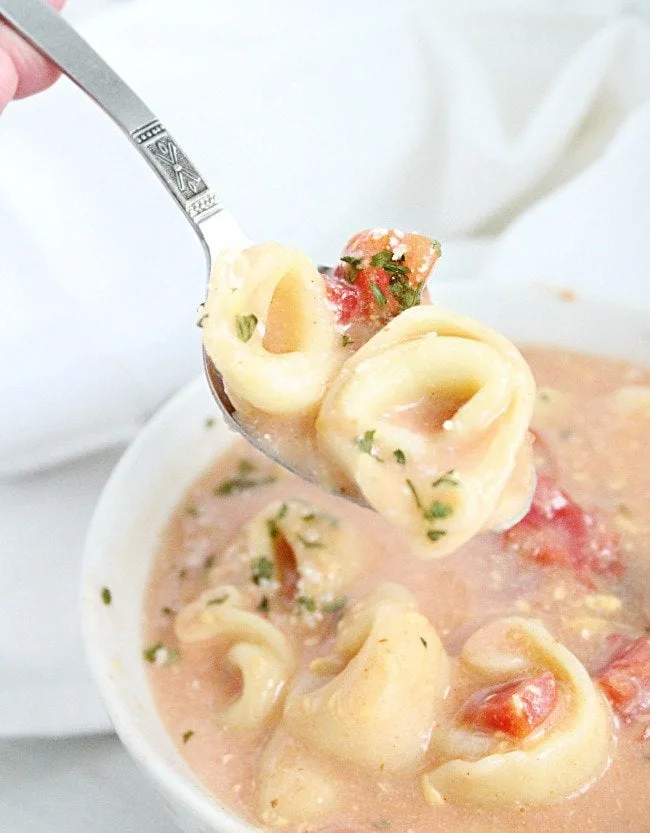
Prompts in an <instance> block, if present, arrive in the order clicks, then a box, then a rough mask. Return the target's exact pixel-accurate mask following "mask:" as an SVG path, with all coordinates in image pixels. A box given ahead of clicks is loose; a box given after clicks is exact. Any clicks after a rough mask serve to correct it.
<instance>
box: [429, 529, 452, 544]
mask: <svg viewBox="0 0 650 833" xmlns="http://www.w3.org/2000/svg"><path fill="white" fill-rule="evenodd" d="M446 534H447V532H446V531H445V530H444V529H430V530H429V531H428V532H427V538H428V539H429V540H430V541H439V540H440V539H441V538H442V536H443V535H446Z"/></svg>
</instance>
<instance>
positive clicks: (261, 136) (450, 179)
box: [0, 0, 650, 474]
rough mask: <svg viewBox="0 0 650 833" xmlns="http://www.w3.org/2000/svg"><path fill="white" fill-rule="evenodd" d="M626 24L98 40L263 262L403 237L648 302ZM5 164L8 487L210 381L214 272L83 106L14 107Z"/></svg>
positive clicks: (646, 88) (311, 11)
mask: <svg viewBox="0 0 650 833" xmlns="http://www.w3.org/2000/svg"><path fill="white" fill-rule="evenodd" d="M612 5H613V4H604V5H602V7H601V8H600V9H597V8H596V7H595V5H594V4H593V3H592V4H575V5H572V6H568V5H567V4H559V3H550V2H547V3H531V4H530V6H529V7H528V9H527V10H526V13H524V12H523V11H522V4H516V5H515V7H512V4H507V3H501V4H496V5H495V4H489V9H490V10H489V11H488V10H487V9H488V5H486V4H478V3H464V4H452V3H445V2H438V3H435V2H434V3H432V2H426V0H404V2H399V3H398V2H396V0H393V1H392V2H388V0H386V1H385V2H384V0H382V1H381V2H376V0H375V1H374V2H372V0H357V2H355V3H349V2H347V0H317V1H316V2H310V3H300V2H297V1H296V2H294V1H293V0H273V2H270V0H268V1H267V0H242V1H241V2H238V3H232V2H230V0H186V2H183V3H182V4H179V2H178V0H142V2H138V3H135V4H133V3H124V4H116V5H114V6H111V7H110V8H108V9H106V10H105V11H103V12H102V13H101V14H99V15H98V16H96V17H95V18H94V19H92V20H90V21H88V22H87V23H86V24H85V25H84V26H82V31H83V32H84V34H85V35H86V36H87V37H88V39H89V40H90V41H91V43H92V44H93V45H95V46H96V47H97V49H98V50H99V51H100V52H101V53H102V54H103V55H104V56H105V57H106V58H107V59H108V60H109V61H111V62H112V63H113V64H114V65H115V66H116V68H117V69H118V71H120V72H121V73H122V74H123V75H124V76H125V77H126V78H127V80H128V81H129V82H130V83H131V84H132V86H133V87H134V88H135V89H136V90H137V91H139V92H140V93H141V95H142V96H143V98H144V99H145V100H146V101H147V102H148V103H150V106H151V107H152V108H153V109H154V110H155V111H156V112H157V114H159V115H160V117H161V118H162V120H163V121H164V122H165V123H166V124H167V125H168V126H169V127H170V129H171V130H172V132H173V133H174V134H175V136H176V138H177V139H178V140H179V141H180V142H181V144H182V145H183V147H184V148H185V149H186V150H187V151H188V152H189V153H190V156H191V157H192V159H193V160H194V161H195V162H196V164H197V165H198V167H199V169H200V170H201V171H202V172H203V174H204V176H205V177H206V179H207V180H208V182H209V183H210V184H212V185H213V187H215V188H216V190H217V191H218V192H219V193H220V194H221V195H222V197H223V199H224V200H225V201H226V203H227V204H228V205H229V206H230V207H231V209H232V210H233V211H234V213H235V214H236V215H237V216H238V217H239V219H240V220H241V222H242V224H243V226H244V228H245V230H246V231H247V232H248V233H249V235H250V236H251V237H253V238H254V239H258V240H266V239H276V240H280V241H282V242H286V243H290V244H293V245H297V246H299V247H303V248H304V249H305V250H306V251H307V252H308V253H309V254H310V255H312V256H313V257H315V258H318V259H320V260H321V261H322V260H331V259H333V258H335V257H336V255H337V252H338V249H339V247H340V245H341V244H342V242H343V241H344V240H345V238H346V237H347V235H348V234H349V233H350V232H352V231H354V230H355V229H358V228H361V227H366V226H368V225H374V224H377V225H379V224H380V225H383V226H386V225H392V224H394V225H397V226H401V227H403V228H407V229H411V228H415V229H418V230H421V231H425V232H427V233H429V234H431V235H432V236H435V237H438V238H440V239H441V240H442V241H443V248H444V255H443V260H442V261H441V263H440V267H439V269H438V279H440V280H442V279H445V278H457V277H467V278H477V279H481V278H485V279H491V278H504V277H506V278H514V279H522V280H529V279H535V280H537V279H542V280H546V281H549V282H552V283H560V284H568V285H571V286H575V287H577V288H584V289H589V290H594V291H596V292H599V293H602V294H606V295H608V296H610V297H613V298H617V299H621V300H624V301H626V302H629V303H634V304H642V303H643V304H644V303H646V302H647V301H646V299H647V297H648V293H647V290H646V288H645V284H646V279H645V276H646V275H648V274H650V269H649V267H650V235H649V234H648V233H647V229H648V228H650V150H649V148H650V26H649V25H648V17H647V15H646V16H645V17H644V14H643V12H644V9H645V10H647V9H648V8H650V7H648V6H646V5H645V4H637V6H636V7H633V8H632V7H630V6H629V4H626V8H628V7H629V8H630V11H628V12H625V13H624V12H622V11H619V12H616V11H615V9H614V8H611V7H612ZM461 7H462V8H461ZM513 8H514V9H516V10H515V11H513ZM560 9H561V11H560ZM0 160H2V162H1V163H0V263H1V265H2V281H1V282H0V293H1V295H0V356H1V357H2V358H1V359H0V402H1V403H2V407H1V408H0V473H4V474H7V473H13V472H16V471H24V470H28V469H35V468H41V467H43V466H46V465H49V464H52V463H55V462H57V461H60V460H65V459H67V458H70V457H72V456H75V455H79V454H82V453H85V452H87V451H89V450H91V449H94V448H99V447H102V446H107V445H110V444H112V443H114V442H116V441H118V440H122V439H125V438H128V437H130V436H131V435H132V434H133V433H134V431H135V430H136V429H137V427H138V426H139V425H141V424H142V422H143V420H144V419H145V418H146V417H147V415H148V414H150V413H151V411H152V410H153V409H154V408H155V407H156V406H157V405H158V404H159V403H160V402H161V401H162V400H163V399H165V398H166V397H167V396H169V395H170V394H171V393H172V392H173V391H174V390H175V389H176V388H177V387H178V386H179V385H180V384H181V383H182V382H183V381H185V380H186V379H187V378H188V377H190V376H191V375H193V374H195V373H197V372H198V371H199V369H200V356H199V339H198V333H197V332H196V330H195V327H194V320H195V308H196V306H197V304H198V303H199V302H200V300H201V299H202V295H203V291H204V281H205V274H204V267H203V260H202V251H201V248H200V245H199V244H198V241H197V240H196V238H195V237H194V235H193V234H192V231H191V229H190V227H189V226H188V225H187V224H186V223H185V221H184V220H183V218H182V217H181V215H180V213H178V212H177V210H176V209H175V207H174V206H173V204H172V202H171V200H169V199H168V198H167V197H166V195H165V194H164V192H163V191H162V190H161V188H160V186H159V185H158V183H157V182H156V181H155V178H154V177H152V176H151V174H150V172H149V171H148V169H147V168H146V166H145V165H144V164H143V162H142V160H141V159H140V158H139V157H138V155H137V154H136V153H135V152H134V151H133V149H132V148H131V147H129V145H128V143H127V142H126V141H125V140H124V138H123V137H122V136H121V135H120V134H119V132H118V131H117V130H115V128H114V126H113V125H112V124H111V123H110V122H109V120H108V119H106V118H105V117H104V116H103V114H101V112H100V111H99V110H98V109H97V108H96V107H95V106H94V105H92V104H91V103H90V102H89V101H87V100H86V99H85V97H84V96H83V95H82V94H81V93H79V92H78V91H77V90H76V89H75V88H74V87H73V86H72V85H71V84H69V83H61V84H59V85H57V86H56V87H55V88H54V89H53V90H52V91H51V92H50V93H48V94H46V95H44V96H42V97H39V98H35V99H33V100H29V101H25V102H20V103H17V104H15V105H12V106H11V107H10V108H9V109H8V111H7V112H6V114H5V115H4V116H3V118H2V121H1V122H0Z"/></svg>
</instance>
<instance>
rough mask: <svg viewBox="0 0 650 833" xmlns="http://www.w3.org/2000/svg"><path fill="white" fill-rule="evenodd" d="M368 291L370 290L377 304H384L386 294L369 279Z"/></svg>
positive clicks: (381, 305)
mask: <svg viewBox="0 0 650 833" xmlns="http://www.w3.org/2000/svg"><path fill="white" fill-rule="evenodd" d="M370 291H371V292H372V294H373V296H374V298H375V301H377V303H378V304H379V306H380V307H385V306H386V296H385V295H384V293H383V292H382V291H381V289H380V288H379V287H378V286H377V284H376V282H375V281H370Z"/></svg>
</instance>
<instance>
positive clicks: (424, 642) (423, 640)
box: [420, 636, 429, 648]
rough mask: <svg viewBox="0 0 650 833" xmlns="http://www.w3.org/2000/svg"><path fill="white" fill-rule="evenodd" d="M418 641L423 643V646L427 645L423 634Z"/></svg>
mask: <svg viewBox="0 0 650 833" xmlns="http://www.w3.org/2000/svg"><path fill="white" fill-rule="evenodd" d="M420 642H421V643H422V644H423V645H424V647H425V648H428V647H429V645H428V644H427V641H426V639H425V638H424V637H423V636H421V637H420Z"/></svg>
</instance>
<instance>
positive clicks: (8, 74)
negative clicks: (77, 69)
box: [0, 0, 65, 113]
mask: <svg viewBox="0 0 650 833" xmlns="http://www.w3.org/2000/svg"><path fill="white" fill-rule="evenodd" d="M48 2H49V3H50V4H51V5H52V6H54V8H55V9H57V10H58V9H60V8H61V7H62V6H63V4H64V3H65V0H48ZM58 75H59V72H58V70H57V69H56V68H55V67H54V66H52V64H51V63H50V62H49V61H47V60H46V59H45V58H43V56H42V55H40V54H39V53H38V52H37V51H36V50H35V49H33V48H32V47H31V46H29V44H28V43H26V41H25V40H23V38H22V37H21V36H20V35H18V34H17V33H16V32H14V30H13V29H11V28H10V27H9V26H7V25H6V24H4V23H1V22H0V113H2V111H3V110H4V108H5V107H6V106H7V104H8V103H9V102H10V101H11V100H12V99H14V98H25V97H26V96H28V95H33V94H34V93H37V92H40V91H41V90H44V89H46V88H47V87H49V86H50V84H53V83H54V81H55V80H56V79H57V77H58Z"/></svg>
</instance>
